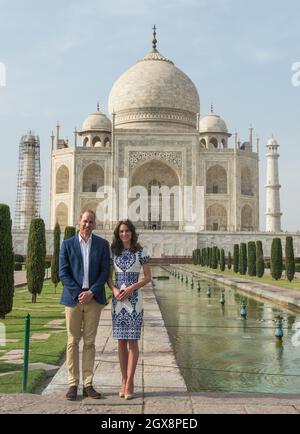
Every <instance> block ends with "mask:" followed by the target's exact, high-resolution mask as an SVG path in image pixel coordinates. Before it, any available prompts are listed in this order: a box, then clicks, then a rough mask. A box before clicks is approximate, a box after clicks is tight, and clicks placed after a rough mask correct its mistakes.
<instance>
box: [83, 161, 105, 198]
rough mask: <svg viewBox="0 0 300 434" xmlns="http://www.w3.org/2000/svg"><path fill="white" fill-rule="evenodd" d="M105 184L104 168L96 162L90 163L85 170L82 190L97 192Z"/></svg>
mask: <svg viewBox="0 0 300 434" xmlns="http://www.w3.org/2000/svg"><path fill="white" fill-rule="evenodd" d="M103 185H104V170H103V169H102V167H101V166H99V165H98V164H96V163H92V164H89V165H88V166H87V167H86V168H85V169H84V171H83V177H82V191H83V192H84V193H96V192H97V191H98V188H99V187H102V186H103Z"/></svg>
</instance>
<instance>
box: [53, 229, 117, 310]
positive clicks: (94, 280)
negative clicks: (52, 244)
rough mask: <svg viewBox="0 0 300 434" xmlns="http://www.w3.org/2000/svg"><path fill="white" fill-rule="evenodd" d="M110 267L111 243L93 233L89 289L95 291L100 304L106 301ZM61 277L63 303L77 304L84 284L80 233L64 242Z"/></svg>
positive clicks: (61, 257) (60, 268)
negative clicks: (106, 285) (106, 286)
mask: <svg viewBox="0 0 300 434" xmlns="http://www.w3.org/2000/svg"><path fill="white" fill-rule="evenodd" d="M109 268H110V254H109V244H108V242H107V241H106V240H104V239H103V238H100V237H98V236H96V235H93V234H92V244H91V249H90V262H89V285H90V288H89V289H90V290H91V291H92V292H93V293H94V299H95V300H96V301H97V302H98V303H100V304H105V303H106V296H105V288H104V285H105V282H106V281H107V279H108V276H109ZM59 278H60V280H61V282H62V284H63V285H64V287H63V292H62V296H61V301H60V302H61V304H64V305H65V306H69V307H74V306H76V304H77V303H78V295H79V294H80V293H81V292H82V284H83V259H82V254H81V248H80V244H79V238H78V235H76V236H75V237H72V238H69V239H68V240H65V241H63V243H62V246H61V249H60V253H59Z"/></svg>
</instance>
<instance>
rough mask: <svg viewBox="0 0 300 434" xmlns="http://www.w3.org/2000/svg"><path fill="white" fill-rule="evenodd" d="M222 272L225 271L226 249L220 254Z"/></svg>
mask: <svg viewBox="0 0 300 434" xmlns="http://www.w3.org/2000/svg"><path fill="white" fill-rule="evenodd" d="M220 270H221V271H224V270H225V252H224V249H221V252H220Z"/></svg>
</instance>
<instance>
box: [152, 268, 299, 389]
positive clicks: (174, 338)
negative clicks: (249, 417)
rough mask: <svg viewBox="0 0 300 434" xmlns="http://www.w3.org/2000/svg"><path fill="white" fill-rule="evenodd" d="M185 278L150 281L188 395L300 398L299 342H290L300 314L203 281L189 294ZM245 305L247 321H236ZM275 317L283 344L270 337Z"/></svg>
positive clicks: (156, 270) (157, 270)
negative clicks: (291, 395) (283, 395)
mask: <svg viewBox="0 0 300 434" xmlns="http://www.w3.org/2000/svg"><path fill="white" fill-rule="evenodd" d="M184 275H185V276H186V275H188V278H189V283H188V284H186V282H185V279H184V281H183V282H181V281H180V280H179V279H177V278H175V277H173V276H170V275H169V273H168V272H167V270H166V269H162V268H160V267H155V268H154V269H153V276H170V279H169V280H158V279H154V282H155V294H156V297H157V301H158V303H159V306H160V309H161V311H162V315H163V318H164V321H165V325H166V328H167V330H168V333H169V336H170V339H171V342H172V345H173V348H174V351H175V355H176V359H177V363H178V365H179V366H180V369H181V373H182V375H183V377H184V379H185V382H186V384H187V387H188V390H189V391H191V392H201V391H223V392H225V391H227V392H264V393H299V392H300V337H299V339H298V341H299V346H295V343H296V344H297V339H296V342H295V339H294V341H292V337H293V336H294V337H295V334H296V333H297V330H296V329H295V327H296V326H297V323H299V327H300V314H297V313H293V312H291V311H288V310H286V309H284V308H282V307H280V306H277V305H275V304H273V303H271V302H268V301H259V300H257V299H254V298H251V297H248V296H247V295H245V294H243V293H241V292H237V291H236V290H234V289H231V288H227V287H221V286H220V285H218V284H216V283H214V282H213V281H206V280H201V281H200V284H201V289H200V291H198V289H197V282H198V279H195V278H194V287H193V288H191V283H190V282H191V275H190V274H186V273H184ZM208 286H210V288H211V297H209V296H208V295H207V289H208ZM222 290H225V293H224V294H225V305H224V306H222V305H221V303H220V298H221V292H222ZM243 300H245V301H246V305H247V319H246V320H244V319H242V317H241V316H240V309H241V304H242V302H243ZM278 315H281V316H282V317H283V318H284V321H283V329H284V330H283V331H284V338H283V341H282V344H280V343H278V341H277V340H276V338H275V336H274V334H275V322H274V320H275V318H276V317H277V316H278ZM299 334H300V331H299Z"/></svg>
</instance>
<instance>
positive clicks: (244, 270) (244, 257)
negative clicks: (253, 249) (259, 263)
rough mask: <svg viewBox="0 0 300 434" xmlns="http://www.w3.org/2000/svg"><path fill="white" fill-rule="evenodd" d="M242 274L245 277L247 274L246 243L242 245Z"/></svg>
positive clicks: (240, 269)
mask: <svg viewBox="0 0 300 434" xmlns="http://www.w3.org/2000/svg"><path fill="white" fill-rule="evenodd" d="M239 271H240V274H241V275H242V276H244V275H245V274H246V273H247V246H246V244H245V243H241V244H240V267H239Z"/></svg>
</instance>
